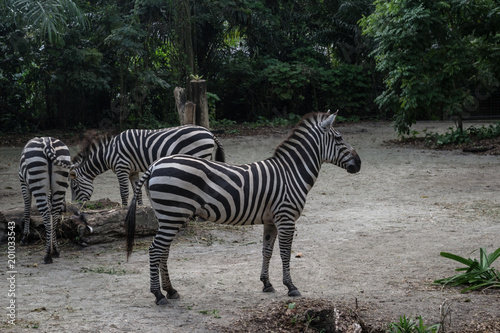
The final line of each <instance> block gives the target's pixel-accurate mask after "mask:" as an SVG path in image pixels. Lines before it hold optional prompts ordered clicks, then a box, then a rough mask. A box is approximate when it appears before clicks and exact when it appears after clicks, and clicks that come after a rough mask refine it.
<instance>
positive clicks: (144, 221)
mask: <svg viewBox="0 0 500 333" xmlns="http://www.w3.org/2000/svg"><path fill="white" fill-rule="evenodd" d="M118 206H119V205H118ZM68 210H69V211H76V210H78V207H77V206H73V205H69V206H68ZM23 213H24V209H23V208H15V209H9V210H5V211H2V212H0V244H3V243H5V241H6V231H7V225H8V222H9V221H14V222H15V223H16V229H15V230H16V237H17V238H20V237H21V234H22V226H21V221H22V218H23ZM82 215H83V216H82ZM82 215H72V214H71V213H69V212H67V213H65V214H64V215H63V219H62V223H61V225H60V226H59V230H58V231H59V236H58V237H61V238H66V239H70V240H73V241H75V242H77V243H79V244H82V245H92V244H99V243H108V242H112V241H115V240H119V239H121V238H123V237H125V224H124V222H125V216H126V215H127V208H125V207H119V208H111V209H109V208H108V209H98V210H86V211H85V212H84V214H82ZM84 220H85V221H84ZM87 226H89V227H90V228H91V229H92V231H90V228H88V227H87ZM157 230H158V222H157V221H156V217H155V215H154V211H153V209H152V208H151V207H147V206H138V207H137V211H136V232H135V234H136V236H149V235H156V232H157ZM43 237H45V227H44V225H43V219H42V217H41V216H40V215H39V214H38V212H37V210H36V209H35V208H33V209H32V214H31V226H30V239H34V240H38V239H40V238H43Z"/></svg>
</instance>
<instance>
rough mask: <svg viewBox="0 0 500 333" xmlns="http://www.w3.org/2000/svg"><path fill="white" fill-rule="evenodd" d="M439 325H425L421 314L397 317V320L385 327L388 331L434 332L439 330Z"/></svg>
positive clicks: (389, 332)
mask: <svg viewBox="0 0 500 333" xmlns="http://www.w3.org/2000/svg"><path fill="white" fill-rule="evenodd" d="M439 327H440V325H439V324H435V325H432V326H425V325H424V320H423V319H422V317H421V316H418V317H416V318H415V320H414V319H411V318H406V316H405V315H404V316H403V317H399V322H397V323H390V324H389V325H388V327H387V332H388V333H435V332H437V331H438V330H439Z"/></svg>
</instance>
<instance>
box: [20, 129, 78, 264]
mask: <svg viewBox="0 0 500 333" xmlns="http://www.w3.org/2000/svg"><path fill="white" fill-rule="evenodd" d="M70 160H71V157H70V154H69V149H68V147H66V145H65V144H64V143H62V142H61V141H60V140H58V139H55V138H50V137H43V138H34V139H31V140H30V141H29V142H28V143H27V144H26V146H25V147H24V149H23V152H22V154H21V161H20V165H19V180H20V181H21V191H22V193H23V199H24V216H23V221H22V223H23V225H24V228H23V238H22V239H21V243H22V244H25V243H26V242H27V240H28V235H29V232H30V213H31V195H33V196H34V197H35V200H36V206H37V208H38V211H39V212H40V215H42V217H43V224H44V226H45V232H46V246H45V257H44V259H43V262H44V263H45V264H50V263H52V257H54V258H58V257H59V247H58V244H57V239H56V231H57V225H58V223H59V220H60V218H61V210H62V207H63V204H64V196H65V194H66V189H67V188H68V174H69V168H70V166H71V163H70Z"/></svg>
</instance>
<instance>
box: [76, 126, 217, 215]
mask: <svg viewBox="0 0 500 333" xmlns="http://www.w3.org/2000/svg"><path fill="white" fill-rule="evenodd" d="M214 151H215V159H216V160H217V161H221V162H223V161H224V159H225V157H224V150H223V149H222V145H221V144H220V142H219V140H218V139H217V138H216V137H215V136H214V135H213V134H212V133H211V132H210V131H209V130H207V129H205V128H204V127H200V126H194V125H185V126H179V127H173V128H167V129H161V130H127V131H124V132H122V133H120V134H119V135H117V136H115V137H109V136H107V137H104V138H97V139H94V140H92V141H90V142H88V143H87V145H86V146H85V147H84V148H83V149H82V151H81V152H80V153H78V154H77V155H76V156H75V157H73V160H72V162H73V164H74V165H75V167H74V168H73V169H72V170H71V172H70V178H71V190H72V191H71V192H72V200H73V201H88V200H90V197H91V196H92V192H93V191H94V185H93V181H94V178H95V177H96V176H98V175H100V174H101V173H103V172H105V171H107V170H109V169H111V170H113V172H115V173H116V176H117V177H118V182H119V185H120V195H121V199H122V205H124V206H126V205H127V203H128V191H129V188H128V180H130V183H131V184H132V187H133V188H134V189H135V188H136V184H137V182H138V181H139V172H144V171H146V170H147V169H148V167H149V166H150V165H151V163H153V162H154V161H156V160H157V159H159V158H160V157H164V156H169V155H173V154H187V155H193V156H198V157H202V158H209V157H211V156H212V154H213V152H214ZM138 201H139V205H142V197H141V194H140V193H139V194H138Z"/></svg>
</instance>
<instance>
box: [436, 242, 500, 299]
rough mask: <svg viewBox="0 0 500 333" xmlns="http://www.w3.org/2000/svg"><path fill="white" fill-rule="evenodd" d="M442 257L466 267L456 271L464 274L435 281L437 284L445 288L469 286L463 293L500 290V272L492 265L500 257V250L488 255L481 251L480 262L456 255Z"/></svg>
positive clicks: (449, 254) (445, 254) (443, 254)
mask: <svg viewBox="0 0 500 333" xmlns="http://www.w3.org/2000/svg"><path fill="white" fill-rule="evenodd" d="M440 255H441V256H442V257H445V258H448V259H451V260H455V261H458V262H459V263H461V264H464V265H465V266H466V267H461V268H457V269H456V270H455V271H457V272H464V273H460V274H457V275H454V276H451V277H449V278H445V279H439V280H435V281H434V283H435V284H440V285H443V286H447V285H450V286H467V288H464V289H462V291H461V292H462V293H464V292H467V291H472V290H477V289H484V288H500V272H499V271H498V270H496V269H495V268H494V267H492V266H491V265H492V264H493V262H494V261H495V260H496V259H498V257H500V248H498V249H497V250H496V251H495V252H493V253H490V254H487V253H486V250H485V249H483V248H481V249H480V250H479V260H477V259H470V258H464V257H461V256H458V255H456V254H452V253H448V252H441V253H440Z"/></svg>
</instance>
